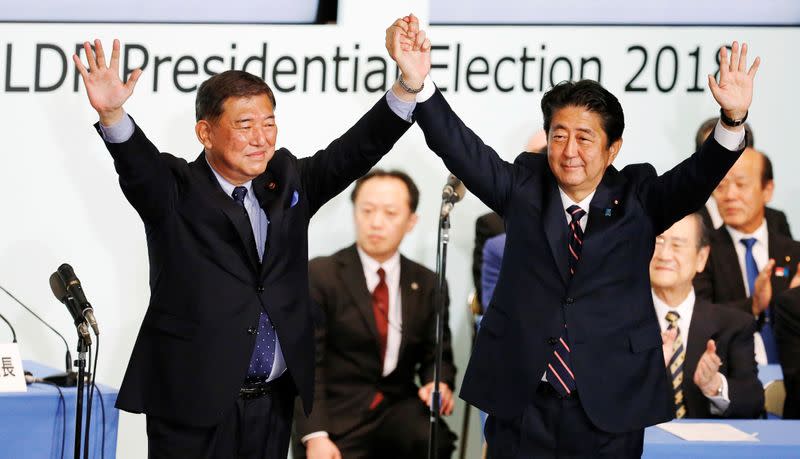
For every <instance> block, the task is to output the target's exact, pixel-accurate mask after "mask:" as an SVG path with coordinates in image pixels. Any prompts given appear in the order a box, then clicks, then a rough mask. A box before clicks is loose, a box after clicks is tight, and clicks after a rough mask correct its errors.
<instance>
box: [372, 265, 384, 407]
mask: <svg viewBox="0 0 800 459" xmlns="http://www.w3.org/2000/svg"><path fill="white" fill-rule="evenodd" d="M378 278H380V280H379V281H378V285H377V286H375V290H373V291H372V312H373V313H374V314H375V327H376V328H377V329H378V338H379V339H380V346H381V348H380V352H381V374H382V373H383V361H384V359H385V358H386V336H387V334H388V333H389V287H388V286H387V285H386V271H384V270H383V268H378ZM382 401H383V393H382V392H381V391H377V392H376V393H375V396H374V397H373V398H372V403H370V405H369V409H370V410H374V409H375V408H377V407H378V405H380V404H381V402H382Z"/></svg>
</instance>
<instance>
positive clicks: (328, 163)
mask: <svg viewBox="0 0 800 459" xmlns="http://www.w3.org/2000/svg"><path fill="white" fill-rule="evenodd" d="M408 127H409V123H407V122H405V121H403V120H401V119H400V118H399V117H398V116H396V115H395V114H394V113H393V112H392V111H391V110H390V109H389V106H388V105H387V103H386V101H385V100H384V98H381V100H380V101H379V102H378V103H377V104H376V105H375V106H374V107H373V108H372V109H371V110H369V111H368V112H367V113H366V115H364V117H362V118H361V119H360V120H359V121H358V122H357V123H356V124H355V125H354V126H353V127H352V128H350V129H349V130H348V131H347V132H346V133H345V134H344V135H343V136H342V137H340V138H339V139H337V140H335V141H333V142H332V143H331V144H330V145H329V146H328V147H327V148H325V149H323V150H320V151H318V152H317V153H316V154H314V155H313V156H311V157H308V158H302V159H298V158H296V157H295V156H293V155H292V154H291V153H289V151H288V150H286V149H279V150H277V151H276V152H275V155H274V157H273V158H272V159H271V160H270V161H269V164H268V165H267V170H266V171H265V172H264V173H263V174H262V175H260V176H258V177H257V178H256V179H254V180H253V190H254V192H255V194H256V197H257V198H258V200H259V202H260V203H261V207H262V208H263V209H264V211H265V212H266V213H267V215H268V217H269V221H270V225H269V235H268V239H267V241H266V250H265V254H264V259H263V263H259V261H258V257H257V252H256V246H255V241H254V237H253V232H252V229H251V226H250V222H249V220H248V219H247V217H246V215H244V213H243V212H242V211H241V208H240V207H239V206H237V205H236V203H235V202H234V201H233V199H231V198H230V196H228V195H227V194H226V193H224V192H223V191H222V188H221V187H220V186H219V183H218V182H217V180H216V178H215V177H214V175H213V173H212V171H211V168H210V167H209V166H208V163H207V162H206V160H205V158H204V155H203V154H201V155H200V156H199V157H198V158H197V159H196V160H195V161H193V162H191V163H187V162H186V161H185V160H183V159H181V158H176V157H174V156H172V155H170V154H166V153H159V152H158V150H157V149H156V147H155V146H154V145H153V144H152V143H151V142H150V141H149V140H148V139H147V138H146V137H145V135H144V133H142V131H141V130H140V129H139V128H138V127H136V130H135V132H134V134H133V137H131V139H130V140H128V141H126V142H123V143H120V144H111V143H107V144H106V147H107V148H108V150H109V151H110V152H111V155H112V157H113V158H114V167H115V168H116V170H117V173H118V174H119V182H120V185H121V187H122V191H123V193H124V194H125V197H126V198H127V199H128V201H129V202H130V203H131V204H132V205H133V207H134V208H135V209H136V211H137V212H138V213H139V215H140V216H141V218H142V220H143V221H144V227H145V233H146V235H147V248H148V255H149V258H150V293H151V296H150V304H149V306H148V308H147V313H146V314H145V318H144V321H143V323H142V326H141V328H140V330H139V335H138V337H137V339H136V344H135V345H134V348H133V353H132V355H131V358H130V362H129V363H128V368H127V371H126V372H125V378H124V380H123V382H122V387H121V388H120V391H119V397H118V398H117V407H118V408H120V409H123V410H126V411H131V412H144V413H147V414H149V415H154V416H158V417H162V418H166V419H170V420H174V421H177V422H180V423H183V424H187V425H198V426H207V425H213V424H216V423H217V422H219V420H220V419H221V418H222V417H223V416H224V415H225V413H226V412H227V410H229V409H231V408H232V407H233V406H234V402H235V400H236V398H237V396H238V394H239V388H240V387H241V385H242V382H243V381H244V378H245V375H246V373H247V368H248V365H249V361H250V357H251V353H252V349H253V346H254V343H255V338H256V336H255V331H256V330H257V326H258V317H259V313H260V311H262V310H265V311H267V312H268V313H269V316H270V319H271V320H272V323H273V324H274V325H275V328H276V330H277V334H278V338H279V339H280V343H281V348H282V350H283V356H284V358H285V360H286V364H287V366H288V374H289V375H290V376H291V378H292V380H293V382H294V384H295V386H296V388H297V391H298V393H299V395H300V397H301V398H302V400H303V404H304V407H305V409H306V411H310V410H311V406H312V394H313V378H314V338H313V326H312V322H311V300H310V298H309V295H308V252H307V251H308V234H307V228H308V223H309V219H310V218H311V216H312V215H314V213H315V212H316V211H317V210H318V209H319V208H320V206H322V205H323V204H324V203H325V202H327V201H328V200H329V199H331V198H332V197H334V196H335V195H336V194H338V193H339V192H341V191H342V190H343V189H344V188H346V187H347V186H348V185H349V184H350V183H351V182H352V181H353V180H355V179H356V178H358V177H359V176H361V175H363V174H364V173H366V172H367V171H368V170H369V169H370V167H372V166H373V165H374V164H375V163H376V162H377V161H378V160H379V159H380V158H381V157H382V156H383V155H384V154H385V153H386V152H387V151H389V149H390V148H391V147H392V145H393V144H394V142H395V141H396V140H397V139H398V138H400V136H401V135H402V134H403V133H404V132H405V131H406V129H408ZM295 192H296V193H297V197H298V201H297V203H296V205H294V206H291V203H292V201H293V195H294V193H295Z"/></svg>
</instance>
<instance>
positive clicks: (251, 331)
mask: <svg viewBox="0 0 800 459" xmlns="http://www.w3.org/2000/svg"><path fill="white" fill-rule="evenodd" d="M257 331H258V330H256V327H250V328H248V329H247V334H248V335H255V334H256V332H257Z"/></svg>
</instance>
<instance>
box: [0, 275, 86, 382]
mask: <svg viewBox="0 0 800 459" xmlns="http://www.w3.org/2000/svg"><path fill="white" fill-rule="evenodd" d="M0 290H2V291H3V292H5V294H6V295H8V296H9V297H10V298H11V299H12V300H14V301H15V302H16V303H17V304H18V305H20V306H22V309H24V310H26V311H28V312H29V313H30V314H31V315H32V316H33V317H36V320H38V321H39V322H41V323H42V324H44V326H45V327H47V328H49V329H50V330H52V331H53V333H55V334H56V335H58V337H59V338H61V341H63V342H64V348H65V349H66V350H67V352H66V354H65V357H64V363H65V365H64V367H65V368H66V372H65V373H64V374H62V375H53V376H48V377H47V378H46V379H47V380H48V381H50V382H53V383H55V384H57V385H59V386H74V385H75V381H76V378H77V376H76V373H75V372H74V371H72V353H70V351H69V344H67V340H66V339H65V338H64V335H62V334H61V333H59V332H58V330H56V329H55V328H53V326H52V325H50V324H49V323H47V322H46V321H45V320H44V319H42V318H41V317H39V314H36V313H35V312H33V310H32V309H31V308H29V307H28V306H26V305H25V304H24V303H23V302H22V301H20V300H19V299H18V298H17V297H16V296H14V295H13V294H12V293H11V292H9V291H8V290H6V289H5V288H4V287H3V286H1V285H0Z"/></svg>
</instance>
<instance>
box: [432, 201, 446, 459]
mask: <svg viewBox="0 0 800 459" xmlns="http://www.w3.org/2000/svg"><path fill="white" fill-rule="evenodd" d="M444 204H445V203H444V202H443V203H442V205H444ZM449 241H450V215H449V213H446V214H444V215H441V214H440V216H439V237H438V243H437V247H436V295H435V298H436V304H435V305H434V306H435V318H436V339H435V349H436V357H435V360H434V364H433V393H432V395H431V406H430V409H431V417H430V422H431V424H430V433H429V436H428V459H434V458H435V457H436V456H438V430H439V417H440V414H439V411H440V407H441V394H440V392H439V382H440V380H441V371H442V341H443V340H444V326H443V324H442V321H443V320H444V303H445V297H444V295H445V292H444V290H445V272H446V268H447V243H448V242H449Z"/></svg>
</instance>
